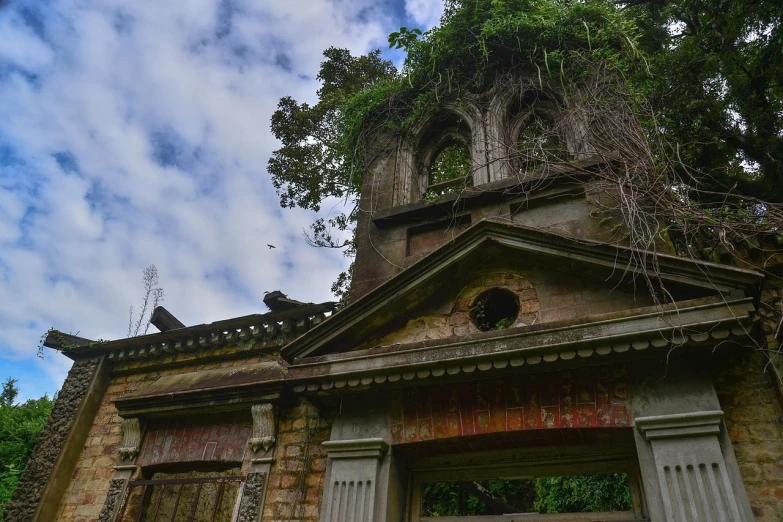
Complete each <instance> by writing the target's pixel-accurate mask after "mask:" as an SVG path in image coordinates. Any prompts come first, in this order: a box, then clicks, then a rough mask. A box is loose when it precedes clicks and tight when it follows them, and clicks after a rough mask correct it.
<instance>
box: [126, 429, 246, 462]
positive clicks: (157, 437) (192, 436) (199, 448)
mask: <svg viewBox="0 0 783 522" xmlns="http://www.w3.org/2000/svg"><path fill="white" fill-rule="evenodd" d="M250 433H251V427H250V426H248V425H243V424H209V425H204V424H196V423H195V422H192V421H191V422H185V421H181V420H174V421H162V422H161V423H159V424H157V425H155V426H152V427H151V428H150V429H148V430H147V433H146V436H145V437H144V444H143V445H142V448H141V454H140V455H139V460H138V464H139V465H140V466H150V465H155V464H171V463H176V462H204V461H222V462H241V461H242V456H243V455H244V453H245V447H246V446H247V441H248V439H249V438H250Z"/></svg>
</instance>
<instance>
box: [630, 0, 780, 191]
mask: <svg viewBox="0 0 783 522" xmlns="http://www.w3.org/2000/svg"><path fill="white" fill-rule="evenodd" d="M624 3H625V4H626V5H627V6H628V9H626V12H627V14H628V16H629V17H630V16H633V17H635V19H636V20H637V24H638V26H639V29H640V31H641V33H642V34H643V35H644V38H642V39H641V40H640V41H641V42H642V43H643V44H644V49H645V52H646V54H647V55H648V56H649V61H650V69H651V74H650V75H649V76H648V77H647V78H646V79H645V81H646V83H645V85H644V88H645V93H646V95H647V97H648V99H649V100H650V103H651V105H652V106H653V107H654V108H655V110H656V112H657V113H658V116H659V121H658V124H659V125H661V126H662V127H663V128H664V130H665V132H666V135H667V137H668V139H669V141H670V142H673V143H677V144H678V146H679V149H678V152H679V155H680V158H681V159H682V160H683V162H684V163H685V164H687V165H689V166H691V167H692V168H694V169H696V170H697V171H698V174H697V175H698V176H699V179H698V181H699V182H700V183H702V184H703V185H704V186H705V187H706V188H710V189H712V190H716V191H721V192H725V191H727V190H728V189H731V188H732V187H733V186H734V185H736V187H737V190H739V191H740V192H742V193H745V194H747V195H751V196H755V197H759V198H761V199H765V200H768V201H769V200H772V201H781V200H783V61H781V60H780V56H781V51H782V50H783V26H781V23H780V22H781V19H783V2H779V1H777V0H748V1H743V2H731V1H727V0H664V1H658V0H641V1H627V2H624Z"/></svg>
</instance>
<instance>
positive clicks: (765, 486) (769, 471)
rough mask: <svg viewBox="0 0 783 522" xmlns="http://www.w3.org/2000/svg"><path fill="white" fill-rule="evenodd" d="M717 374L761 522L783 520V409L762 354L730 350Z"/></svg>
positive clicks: (728, 422) (733, 438)
mask: <svg viewBox="0 0 783 522" xmlns="http://www.w3.org/2000/svg"><path fill="white" fill-rule="evenodd" d="M726 352H727V353H726V354H725V355H723V356H722V357H720V359H719V360H718V361H717V364H716V366H715V372H714V375H713V378H714V381H715V388H716V390H717V392H718V398H719V400H720V403H721V407H722V408H723V411H724V412H725V414H726V417H725V419H726V426H727V428H728V432H729V437H730V438H731V441H732V445H733V447H734V453H735V455H736V456H737V461H738V462H739V468H740V473H741V474H742V478H743V480H744V481H745V488H746V490H747V492H748V496H749V497H750V503H751V506H752V507H753V512H754V514H755V515H756V520H757V521H759V522H773V521H780V520H783V410H781V406H780V402H779V400H778V397H777V394H776V391H775V387H774V384H773V381H772V378H771V376H770V373H769V371H768V368H767V369H765V364H764V360H763V357H762V355H761V353H760V352H759V351H758V349H756V348H747V349H744V350H740V349H737V350H727V351H726Z"/></svg>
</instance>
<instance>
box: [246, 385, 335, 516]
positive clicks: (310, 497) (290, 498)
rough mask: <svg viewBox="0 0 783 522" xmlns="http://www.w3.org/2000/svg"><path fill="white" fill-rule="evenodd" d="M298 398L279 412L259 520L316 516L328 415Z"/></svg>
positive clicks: (320, 491)
mask: <svg viewBox="0 0 783 522" xmlns="http://www.w3.org/2000/svg"><path fill="white" fill-rule="evenodd" d="M328 415H329V414H328V413H327V412H323V411H319V410H318V408H316V407H315V406H314V405H313V404H312V403H310V402H309V401H308V400H307V399H303V398H300V399H298V400H297V402H296V403H295V404H294V405H293V406H290V407H288V408H283V409H282V410H281V412H280V423H279V432H278V435H277V450H276V455H275V462H274V464H273V465H272V470H271V473H270V476H269V487H268V490H267V497H266V503H265V505H264V513H263V516H262V518H261V520H262V521H263V522H278V521H282V520H285V521H294V520H301V521H308V522H314V521H317V520H318V519H319V516H320V508H321V498H322V496H323V489H324V477H325V474H326V453H325V452H324V449H323V447H322V446H321V443H322V442H324V441H326V440H329V436H330V434H331V426H332V419H331V417H330V416H328Z"/></svg>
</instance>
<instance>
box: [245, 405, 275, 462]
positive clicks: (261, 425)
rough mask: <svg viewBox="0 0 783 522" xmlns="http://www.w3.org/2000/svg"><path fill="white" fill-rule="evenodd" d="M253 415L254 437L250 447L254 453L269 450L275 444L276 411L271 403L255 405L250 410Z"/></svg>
mask: <svg viewBox="0 0 783 522" xmlns="http://www.w3.org/2000/svg"><path fill="white" fill-rule="evenodd" d="M250 411H251V412H252V413H253V437H252V438H251V439H250V447H251V448H252V449H253V451H258V450H259V449H260V448H264V451H269V448H271V447H272V445H273V444H274V443H275V410H274V406H273V405H272V404H271V403H268V402H265V403H263V404H254V405H253V407H252V408H251V410H250Z"/></svg>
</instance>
